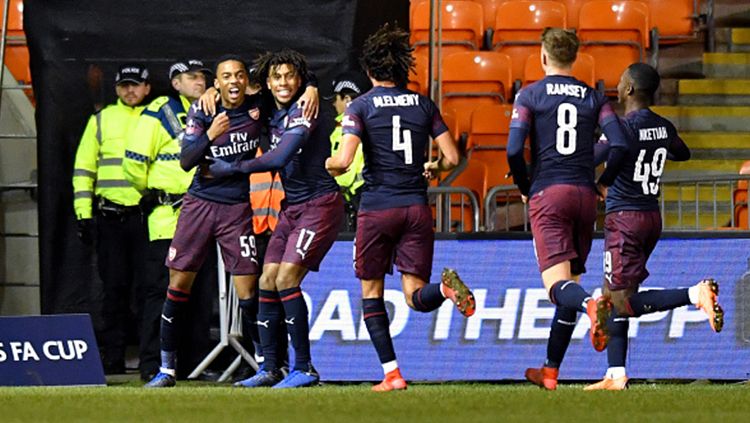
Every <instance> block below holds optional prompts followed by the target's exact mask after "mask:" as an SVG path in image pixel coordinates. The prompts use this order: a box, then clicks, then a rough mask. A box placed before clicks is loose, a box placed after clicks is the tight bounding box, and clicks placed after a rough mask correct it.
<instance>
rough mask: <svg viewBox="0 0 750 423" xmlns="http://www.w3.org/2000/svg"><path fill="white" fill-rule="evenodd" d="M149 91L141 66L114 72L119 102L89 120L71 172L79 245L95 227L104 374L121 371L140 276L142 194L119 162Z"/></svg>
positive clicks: (143, 238)
mask: <svg viewBox="0 0 750 423" xmlns="http://www.w3.org/2000/svg"><path fill="white" fill-rule="evenodd" d="M150 90H151V86H150V85H149V82H148V70H147V69H146V68H145V67H143V66H142V65H139V64H126V65H123V66H121V67H120V68H119V70H118V72H117V75H116V76H115V91H116V93H117V97H118V100H117V102H116V103H115V104H111V105H109V106H107V107H105V108H104V109H102V110H101V111H99V112H98V113H95V114H94V115H93V116H92V117H91V118H90V119H89V122H88V125H87V126H86V129H85V131H84V133H83V136H82V137H81V143H80V144H79V146H78V151H77V153H76V158H75V166H74V170H73V190H74V202H73V204H74V208H75V213H76V218H77V220H78V237H79V238H80V239H81V241H83V242H84V243H86V244H90V243H91V242H92V241H93V233H94V231H93V229H94V221H95V222H96V228H97V231H96V235H97V243H96V252H97V257H98V260H97V266H98V270H99V276H100V278H101V280H102V282H103V284H104V304H103V305H102V319H103V322H102V324H101V325H96V326H97V327H98V328H100V329H99V330H98V331H97V339H98V342H99V347H100V351H101V355H102V363H103V365H104V371H105V373H107V374H113V373H124V371H125V360H124V359H125V336H126V327H127V324H126V323H127V322H128V321H130V320H131V319H129V305H130V293H131V288H132V286H133V283H134V281H136V280H137V278H141V277H142V271H143V263H144V254H143V252H144V251H145V248H146V244H147V242H146V232H145V228H144V227H143V224H142V220H141V216H140V211H139V208H138V202H139V200H140V198H141V194H140V193H139V192H138V191H137V190H135V189H134V188H133V187H132V186H131V185H130V183H128V181H127V180H125V178H124V177H123V172H122V162H123V157H124V155H125V143H126V140H127V139H128V138H129V137H130V134H131V133H132V132H133V130H134V128H135V126H136V124H137V122H138V118H139V116H140V114H141V111H142V110H143V106H141V105H140V104H141V102H143V100H144V98H145V97H146V96H147V95H148V94H149V92H150Z"/></svg>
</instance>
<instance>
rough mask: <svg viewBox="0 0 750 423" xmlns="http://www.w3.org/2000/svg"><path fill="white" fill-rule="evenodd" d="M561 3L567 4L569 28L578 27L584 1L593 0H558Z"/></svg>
mask: <svg viewBox="0 0 750 423" xmlns="http://www.w3.org/2000/svg"><path fill="white" fill-rule="evenodd" d="M558 1H559V2H560V3H563V4H564V5H565V9H566V10H567V11H568V28H578V16H579V13H580V11H581V6H583V4H584V3H588V2H590V1H591V0H558Z"/></svg>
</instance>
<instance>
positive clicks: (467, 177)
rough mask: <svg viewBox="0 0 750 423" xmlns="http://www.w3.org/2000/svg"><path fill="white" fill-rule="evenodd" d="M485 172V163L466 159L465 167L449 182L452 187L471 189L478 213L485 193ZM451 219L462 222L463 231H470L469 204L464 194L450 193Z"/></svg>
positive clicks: (486, 170)
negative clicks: (475, 199) (477, 206)
mask: <svg viewBox="0 0 750 423" xmlns="http://www.w3.org/2000/svg"><path fill="white" fill-rule="evenodd" d="M487 173H488V167H487V165H486V164H485V163H483V162H480V161H473V160H468V161H467V162H466V168H464V170H462V171H461V173H459V174H458V176H457V177H456V179H454V180H453V181H452V182H451V186H454V187H465V188H468V189H469V190H471V192H473V193H474V195H475V196H476V198H477V203H478V205H479V209H480V210H479V215H480V216H481V215H482V211H481V209H482V203H483V201H484V196H485V194H487V188H488V187H487ZM462 197H463V201H464V203H463V204H461V198H462ZM451 220H452V221H453V222H456V221H458V222H462V223H463V231H464V232H468V231H471V222H472V215H471V204H470V202H469V201H468V199H467V198H466V197H465V196H461V195H459V194H451Z"/></svg>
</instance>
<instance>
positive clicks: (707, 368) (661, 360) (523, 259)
mask: <svg viewBox="0 0 750 423" xmlns="http://www.w3.org/2000/svg"><path fill="white" fill-rule="evenodd" d="M602 245H603V242H602V240H595V241H594V245H593V249H592V253H591V255H590V257H589V260H588V266H587V267H588V273H586V274H585V275H584V277H583V279H582V284H583V286H584V287H585V288H586V289H587V290H589V291H593V292H594V294H595V295H598V294H599V293H600V287H601V280H602ZM748 251H750V240H748V239H664V240H662V241H661V242H660V243H659V245H658V247H657V249H656V251H655V252H654V254H653V255H652V257H651V260H650V261H649V266H648V268H649V271H650V272H651V276H650V277H649V278H648V279H647V280H646V282H645V283H644V285H643V289H663V288H676V287H687V286H690V285H692V284H694V283H696V282H697V281H699V280H700V279H702V278H706V277H712V278H714V279H716V280H718V281H719V283H720V287H721V292H720V297H719V298H720V302H721V304H722V306H723V307H724V311H725V313H726V323H725V326H724V330H723V331H722V332H721V333H719V334H717V333H713V332H712V331H711V329H710V327H709V324H708V321H707V319H706V317H705V315H704V314H703V313H702V312H701V311H700V310H698V309H696V308H695V307H693V306H686V307H681V308H678V309H676V310H673V311H667V312H659V313H654V314H650V315H645V316H642V317H640V318H638V319H631V325H630V334H629V336H630V347H629V351H628V363H627V366H628V375H629V376H630V377H633V378H668V379H697V378H709V379H747V378H748V377H749V376H750V343H749V342H750V341H748V340H747V338H748V336H746V335H745V334H743V333H742V331H743V327H744V325H743V323H742V322H743V319H742V317H743V316H741V315H740V314H741V313H740V309H741V308H742V307H741V306H740V305H739V304H741V301H742V299H743V298H744V297H745V296H746V295H744V294H742V292H743V289H744V286H742V284H741V282H740V278H741V276H742V275H743V273H744V272H745V271H746V270H747V257H748ZM351 257H352V243H351V242H345V241H339V242H337V243H336V244H335V245H334V246H333V248H332V249H331V251H330V252H329V253H328V256H327V257H326V259H325V260H324V261H323V263H322V265H321V271H320V272H318V273H310V274H309V275H308V276H307V277H306V279H305V282H304V284H303V288H304V289H305V297H306V299H307V301H308V306H309V308H310V315H311V322H310V337H311V340H312V354H313V362H314V364H315V366H316V367H317V369H318V370H319V371H320V374H321V377H322V379H323V380H330V381H358V380H378V379H380V378H381V377H382V372H381V368H380V365H379V362H378V358H377V355H376V353H375V350H374V348H373V347H372V345H371V343H370V341H369V337H368V334H367V329H366V327H365V325H364V323H363V320H362V312H361V300H360V286H359V281H358V280H356V279H355V277H354V272H353V269H352V258H351ZM443 267H453V268H455V269H457V271H458V273H459V274H460V275H461V277H462V279H463V280H464V281H466V283H467V284H469V285H470V286H471V287H472V289H473V291H474V294H475V296H476V299H477V312H476V314H475V315H474V316H473V317H471V318H469V319H465V318H464V317H463V316H461V315H460V313H458V311H457V310H455V307H454V306H453V304H452V303H451V302H450V301H446V303H444V304H443V306H442V307H441V308H440V309H439V310H437V311H435V312H433V313H428V314H423V313H419V312H416V311H414V310H411V309H409V308H408V306H407V305H406V303H405V301H404V297H403V294H401V291H400V278H399V276H398V274H397V275H394V276H388V277H387V280H386V292H385V300H386V304H387V307H388V310H389V316H390V319H391V325H390V330H391V333H392V335H393V341H394V345H395V348H396V354H397V358H398V361H399V364H400V366H401V368H402V372H403V374H404V376H405V377H406V378H407V379H412V380H427V381H444V380H504V379H505V380H520V379H523V373H524V370H525V369H526V368H527V367H538V366H540V365H541V364H542V362H543V360H544V358H545V352H546V340H547V336H548V334H549V325H550V319H551V318H552V316H553V314H554V307H553V306H552V305H551V304H550V303H549V301H548V300H547V296H546V294H545V291H544V288H543V287H542V283H541V278H540V275H539V271H538V270H537V265H536V260H535V258H534V252H533V249H532V243H531V241H527V240H471V241H464V240H446V241H443V240H441V241H437V242H436V246H435V260H434V266H433V277H432V279H433V282H437V280H438V278H439V275H440V272H441V270H442V268H443ZM745 313H746V312H745ZM588 328H589V321H588V318H587V317H586V316H583V315H580V316H579V321H578V324H577V326H576V328H575V332H574V334H573V341H572V342H571V345H570V348H569V349H568V353H567V356H566V358H565V361H564V363H563V365H562V367H561V372H560V378H561V379H600V378H601V377H602V376H603V375H604V372H605V371H606V368H607V359H606V353H596V352H595V351H594V350H593V348H592V347H591V344H590V341H589V339H588Z"/></svg>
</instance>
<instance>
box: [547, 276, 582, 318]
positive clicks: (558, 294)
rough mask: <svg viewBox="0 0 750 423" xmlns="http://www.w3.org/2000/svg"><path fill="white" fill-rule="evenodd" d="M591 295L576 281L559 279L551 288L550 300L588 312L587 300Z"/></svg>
mask: <svg viewBox="0 0 750 423" xmlns="http://www.w3.org/2000/svg"><path fill="white" fill-rule="evenodd" d="M589 298H591V295H590V294H589V293H588V292H586V291H585V290H584V289H583V287H581V285H580V284H578V283H576V282H575V281H557V282H555V284H554V285H552V289H551V290H550V300H551V301H552V303H553V304H555V305H557V306H563V307H566V308H572V309H574V310H578V311H580V312H582V313H585V312H586V304H585V302H586V300H588V299H589Z"/></svg>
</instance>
